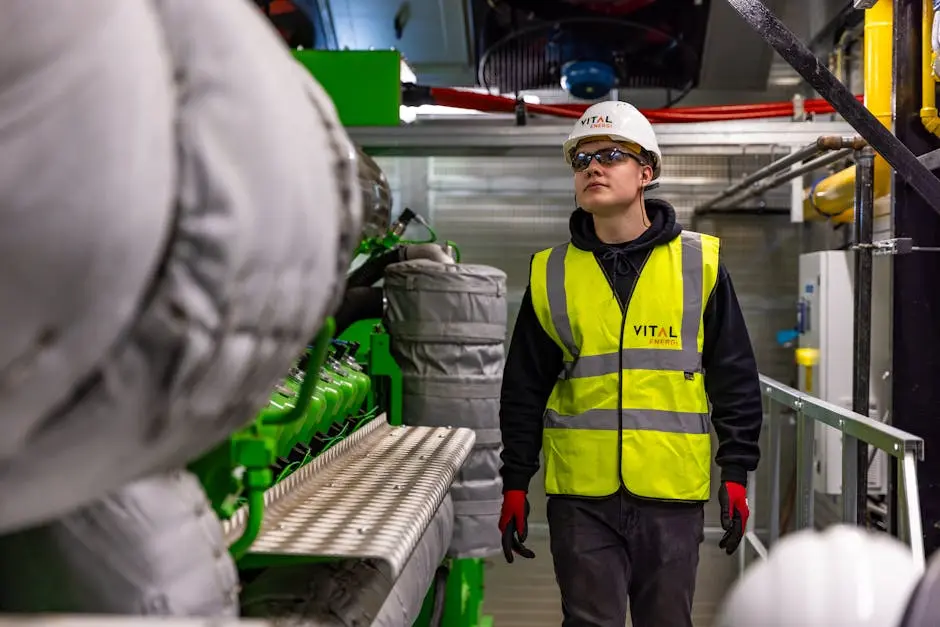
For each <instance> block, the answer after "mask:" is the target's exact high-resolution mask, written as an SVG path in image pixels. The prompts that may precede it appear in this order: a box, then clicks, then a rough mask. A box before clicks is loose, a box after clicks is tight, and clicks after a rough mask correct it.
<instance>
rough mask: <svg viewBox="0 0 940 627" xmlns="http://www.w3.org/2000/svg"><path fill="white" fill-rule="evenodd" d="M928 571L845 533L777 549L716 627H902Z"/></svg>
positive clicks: (788, 540) (903, 550) (896, 545)
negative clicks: (924, 571) (905, 615)
mask: <svg viewBox="0 0 940 627" xmlns="http://www.w3.org/2000/svg"><path fill="white" fill-rule="evenodd" d="M920 575H921V571H920V569H919V568H918V566H917V564H916V563H915V561H914V559H913V556H912V555H911V552H910V549H909V548H908V547H907V546H906V545H905V544H903V543H901V542H900V541H898V540H896V539H894V538H893V537H891V536H888V535H887V534H883V533H872V532H867V531H865V530H863V529H860V528H858V527H853V526H848V525H839V526H836V527H832V528H830V529H827V530H826V531H824V532H821V533H820V532H816V531H801V532H798V533H794V534H792V535H789V536H787V537H785V538H783V539H782V540H780V542H779V544H777V545H776V546H775V547H774V548H773V549H772V550H771V552H770V555H769V556H768V558H767V559H766V560H765V561H763V562H760V563H757V564H754V565H753V566H751V567H750V568H749V569H748V570H747V571H746V573H745V574H744V576H743V577H742V578H741V580H739V581H738V583H737V584H736V585H735V586H734V588H732V590H731V592H730V593H729V594H728V597H727V598H726V599H725V602H724V604H723V606H722V608H721V613H720V615H719V618H718V622H717V623H716V625H717V627H758V626H760V627H795V626H799V627H849V626H851V627H898V626H899V625H900V624H901V619H902V617H903V616H904V611H905V609H906V607H907V604H908V601H909V599H910V597H911V592H912V590H913V589H914V587H915V586H916V585H917V582H918V580H919V578H920Z"/></svg>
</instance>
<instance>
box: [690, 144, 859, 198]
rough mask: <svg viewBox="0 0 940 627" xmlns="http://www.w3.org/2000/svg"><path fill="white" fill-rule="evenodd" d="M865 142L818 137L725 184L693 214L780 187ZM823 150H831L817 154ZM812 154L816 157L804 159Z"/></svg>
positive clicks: (840, 157)
mask: <svg viewBox="0 0 940 627" xmlns="http://www.w3.org/2000/svg"><path fill="white" fill-rule="evenodd" d="M865 145H866V144H865V141H864V140H863V139H861V138H860V137H820V138H818V139H817V140H816V141H815V142H813V143H812V144H809V145H808V146H805V147H803V148H801V149H799V150H796V151H794V152H792V153H790V154H788V155H786V156H784V157H782V158H780V159H777V160H776V161H773V162H771V163H769V164H767V165H766V166H764V167H763V168H761V169H759V170H757V171H756V172H754V173H753V174H751V175H750V176H747V177H745V178H744V179H743V180H741V181H740V182H738V183H736V184H734V185H732V186H730V187H728V188H727V189H725V190H724V191H723V192H721V193H720V194H718V195H717V196H715V197H714V198H712V199H711V200H709V201H707V202H705V203H703V204H702V205H699V206H698V207H696V208H695V211H694V213H695V215H697V216H701V215H705V214H708V213H712V212H714V211H716V210H718V209H720V208H728V205H733V204H739V203H741V202H742V201H744V200H747V199H749V198H753V197H754V196H758V195H760V194H763V193H765V192H767V191H770V190H771V189H774V188H776V187H779V186H780V185H782V184H784V183H786V182H787V181H792V180H793V179H795V178H797V177H798V176H803V175H804V174H809V173H810V172H814V171H816V170H818V169H819V168H822V167H825V166H827V165H829V164H831V163H835V162H836V161H839V160H841V159H844V158H845V157H847V156H848V155H849V154H850V153H851V152H852V150H857V149H859V148H861V147H863V146H865ZM825 151H834V152H830V153H829V154H825V155H822V156H818V157H817V156H816V155H818V154H819V153H821V152H825ZM811 157H816V158H815V159H812V160H810V161H806V160H807V159H809V158H811ZM797 164H799V165H797ZM791 166H795V167H791ZM787 168H789V169H787ZM718 205H723V207H720V208H719V207H718Z"/></svg>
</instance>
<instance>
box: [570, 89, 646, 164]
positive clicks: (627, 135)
mask: <svg viewBox="0 0 940 627" xmlns="http://www.w3.org/2000/svg"><path fill="white" fill-rule="evenodd" d="M590 137H609V138H611V139H612V140H614V141H618V142H629V143H632V144H636V145H637V146H639V147H640V148H642V149H643V150H645V151H646V152H648V153H649V154H650V155H652V157H653V163H651V164H650V165H651V166H652V167H653V178H652V180H653V181H655V180H656V179H658V178H659V172H660V170H661V169H662V162H663V155H662V153H661V152H660V151H659V142H657V141H656V133H655V132H654V131H653V125H652V124H650V121H649V120H647V119H646V116H645V115H643V114H642V113H640V111H639V109H637V108H636V107H634V106H633V105H632V104H628V103H626V102H620V101H617V100H609V101H606V102H599V103H597V104H595V105H591V106H590V107H588V109H587V111H585V112H584V115H582V116H581V118H580V119H579V120H578V121H577V122H575V124H574V128H573V129H572V130H571V134H570V135H568V139H567V140H566V141H565V146H564V151H565V160H567V162H568V164H569V165H570V164H571V156H572V152H573V151H574V149H575V148H577V146H578V144H579V143H581V142H582V141H584V140H585V139H588V138H590Z"/></svg>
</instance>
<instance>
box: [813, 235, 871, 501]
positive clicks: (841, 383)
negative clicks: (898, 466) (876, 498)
mask: <svg viewBox="0 0 940 627" xmlns="http://www.w3.org/2000/svg"><path fill="white" fill-rule="evenodd" d="M853 269H854V259H853V255H852V253H850V252H847V251H838V250H836V251H823V252H816V253H809V254H804V255H800V283H799V290H800V294H799V304H798V306H799V314H798V326H797V330H798V331H799V333H800V335H799V346H800V348H815V349H817V350H818V351H819V361H818V363H817V364H816V365H815V366H814V367H813V368H812V369H811V370H810V369H809V368H806V367H800V390H801V391H803V392H806V393H808V394H812V395H813V396H816V397H818V398H821V399H823V400H825V401H828V402H830V403H832V404H834V405H839V406H840V407H845V408H847V409H851V408H852V352H853V342H854V338H853V327H854V325H853V317H854V288H853V284H852V276H853V274H854V272H853ZM869 407H870V409H869V415H870V416H871V418H873V419H875V420H878V419H880V412H879V410H878V403H877V399H875V398H874V397H873V396H872V397H871V403H870V406H869ZM815 435H816V446H815V452H814V456H813V457H814V459H813V462H814V470H815V480H814V487H815V489H816V491H818V492H821V493H823V494H841V493H842V434H841V433H840V432H839V431H837V430H836V429H833V428H832V427H829V426H827V425H823V424H820V423H816V427H815ZM886 487H887V462H886V460H885V454H884V452H882V451H879V452H878V453H877V455H875V458H874V460H873V462H872V464H871V467H870V468H869V472H868V489H869V493H870V494H884V493H885V490H886Z"/></svg>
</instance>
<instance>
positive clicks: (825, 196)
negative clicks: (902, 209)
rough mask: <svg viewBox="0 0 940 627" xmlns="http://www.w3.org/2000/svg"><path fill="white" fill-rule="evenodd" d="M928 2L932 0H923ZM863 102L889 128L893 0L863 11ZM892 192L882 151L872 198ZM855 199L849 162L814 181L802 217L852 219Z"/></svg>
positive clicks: (853, 171) (876, 4)
mask: <svg viewBox="0 0 940 627" xmlns="http://www.w3.org/2000/svg"><path fill="white" fill-rule="evenodd" d="M925 1H926V2H930V1H931V0H925ZM864 33H865V34H864V38H863V45H864V53H863V64H864V66H863V71H864V82H865V85H864V103H865V106H866V107H867V108H868V110H869V111H871V112H872V114H873V115H874V116H875V117H876V118H877V119H878V121H879V122H881V124H882V125H884V126H885V127H886V128H889V129H890V128H891V122H892V115H891V94H892V81H893V59H894V3H893V1H892V0H878V2H877V3H875V5H874V6H873V7H872V8H870V9H867V10H866V11H865V26H864ZM890 192H891V167H890V165H889V164H888V163H887V161H885V159H884V158H883V157H882V156H881V155H877V156H876V157H875V174H874V198H875V199H878V198H882V197H884V196H887V195H888V194H889V193H890ZM854 203H855V166H854V165H852V166H849V167H848V168H845V169H844V170H841V171H839V172H836V173H835V174H833V175H832V176H829V177H828V178H825V179H823V180H821V181H819V182H817V183H816V184H815V185H813V186H812V187H811V188H810V189H809V190H808V193H807V195H806V200H805V201H804V203H803V219H804V220H818V219H821V218H831V219H832V222H834V223H836V224H840V223H846V222H852V220H853V219H854V215H855V214H854V210H853V209H852V207H853V206H854Z"/></svg>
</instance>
